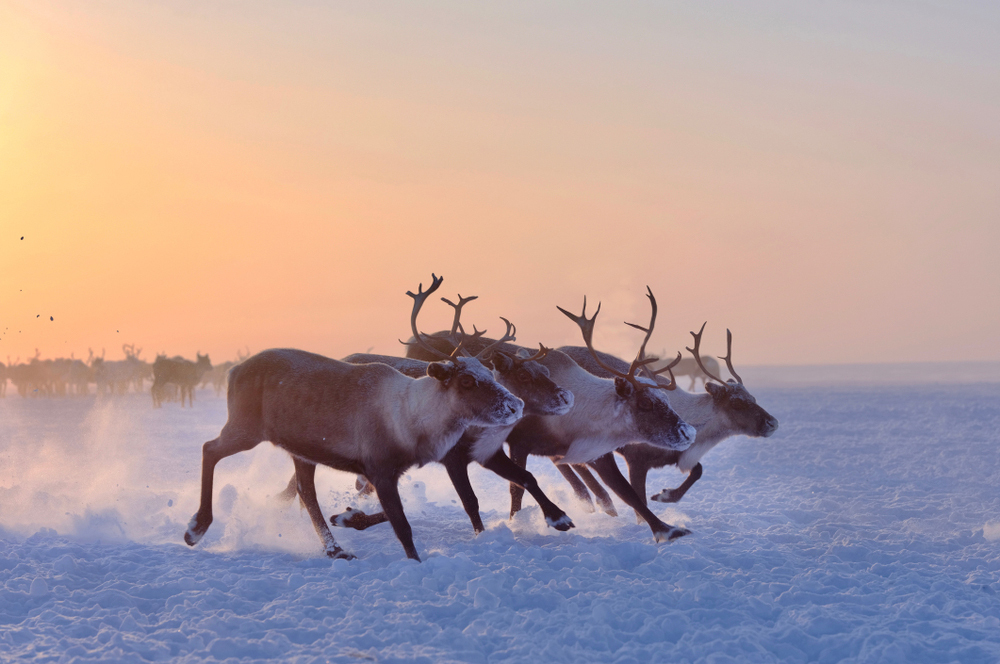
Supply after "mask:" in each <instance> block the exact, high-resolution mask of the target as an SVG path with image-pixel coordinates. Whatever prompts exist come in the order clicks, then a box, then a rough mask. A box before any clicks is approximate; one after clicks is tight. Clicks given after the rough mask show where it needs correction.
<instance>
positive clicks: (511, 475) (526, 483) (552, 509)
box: [483, 450, 574, 531]
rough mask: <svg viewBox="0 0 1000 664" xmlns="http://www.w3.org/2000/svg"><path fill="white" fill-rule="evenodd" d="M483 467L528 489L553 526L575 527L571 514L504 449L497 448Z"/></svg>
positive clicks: (560, 527)
mask: <svg viewBox="0 0 1000 664" xmlns="http://www.w3.org/2000/svg"><path fill="white" fill-rule="evenodd" d="M483 468H486V469H487V470H492V471H493V472H494V473H496V474H497V475H499V476H500V477H502V478H504V479H505V480H507V481H508V482H510V483H511V486H519V487H521V488H522V490H523V489H527V490H528V493H530V494H531V497H532V498H534V499H535V501H537V502H538V506H539V507H541V508H542V514H544V515H545V523H547V524H549V525H550V526H551V527H553V528H555V529H556V530H563V531H565V530H569V529H570V528H573V527H574V525H573V521H572V520H570V518H569V516H567V515H566V513H565V512H563V511H562V510H561V509H559V507H558V506H557V505H556V504H555V503H553V502H552V501H551V500H549V497H548V496H546V495H545V493H544V492H543V491H542V490H541V488H540V487H539V486H538V481H537V480H535V476H534V475H532V474H531V473H529V472H528V471H527V470H525V469H524V468H521V467H520V466H518V465H517V464H516V463H514V462H513V461H512V460H511V459H510V457H508V456H507V455H506V454H504V452H503V450H497V453H496V454H494V455H493V456H492V457H490V458H489V459H488V460H487V461H486V463H484V464H483Z"/></svg>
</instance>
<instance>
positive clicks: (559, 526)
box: [545, 514, 576, 532]
mask: <svg viewBox="0 0 1000 664" xmlns="http://www.w3.org/2000/svg"><path fill="white" fill-rule="evenodd" d="M545 523H547V524H549V527H551V528H555V529H556V530H558V531H561V532H566V531H567V530H569V529H570V528H576V525H575V524H574V523H573V520H572V519H570V518H569V516H568V515H566V514H563V515H562V516H561V517H559V518H558V519H550V518H549V517H545Z"/></svg>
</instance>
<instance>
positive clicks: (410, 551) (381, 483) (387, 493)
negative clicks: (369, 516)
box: [366, 473, 420, 562]
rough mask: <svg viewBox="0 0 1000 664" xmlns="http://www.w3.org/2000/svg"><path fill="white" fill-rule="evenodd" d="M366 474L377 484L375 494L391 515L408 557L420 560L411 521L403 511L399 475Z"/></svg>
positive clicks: (392, 522)
mask: <svg viewBox="0 0 1000 664" xmlns="http://www.w3.org/2000/svg"><path fill="white" fill-rule="evenodd" d="M366 476H367V477H368V479H369V480H371V481H372V484H374V485H375V495H377V496H378V500H379V502H380V503H382V509H383V510H385V513H386V515H387V516H388V517H389V523H391V524H392V529H393V530H394V531H396V537H398V538H399V541H400V543H401V544H402V545H403V550H404V551H406V557H407V558H412V559H413V560H416V561H417V562H419V561H420V556H418V555H417V547H415V546H414V545H413V529H412V528H410V523H409V522H408V521H407V520H406V514H405V513H404V512H403V501H402V500H400V498H399V476H398V475H397V474H392V475H380V474H379V475H376V476H375V477H372V476H371V475H370V474H367V473H366Z"/></svg>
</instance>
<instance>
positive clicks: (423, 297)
mask: <svg viewBox="0 0 1000 664" xmlns="http://www.w3.org/2000/svg"><path fill="white" fill-rule="evenodd" d="M443 281H444V277H438V276H436V275H435V274H434V273H431V285H430V287H429V288H428V289H427V290H426V291H425V290H424V284H423V282H421V283H420V285H419V286H418V288H417V292H416V293H413V292H412V291H406V294H407V295H409V296H410V297H412V298H413V311H412V312H411V313H410V330H411V331H412V332H413V339H414V341H413V342H412V343H416V344H418V345H419V346H420V347H421V348H423V349H424V350H426V351H427V352H428V353H431V354H432V355H434V356H436V357H439V358H441V359H442V360H448V361H451V362H454V361H455V358H454V355H455V353H452V354H451V355H448V354H447V353H443V352H441V351H439V350H438V349H437V348H435V347H434V346H432V345H431V344H429V343H427V340H426V339H425V338H424V335H423V334H421V333H420V330H418V329H417V315H418V314H419V313H420V308H421V307H423V306H424V302H426V301H427V298H428V297H430V295H431V293H433V292H434V291H436V290H437V289H438V288H440V287H441V282H443ZM453 306H454V305H453ZM399 343H401V344H403V345H404V346H407V345H409V344H408V343H407V342H405V341H403V340H402V339H400V341H399ZM460 347H461V344H459V345H458V346H457V347H456V348H455V352H456V353H457V352H458V350H459V348H460Z"/></svg>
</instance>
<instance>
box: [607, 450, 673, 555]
mask: <svg viewBox="0 0 1000 664" xmlns="http://www.w3.org/2000/svg"><path fill="white" fill-rule="evenodd" d="M588 465H589V466H590V467H591V468H593V469H594V470H596V471H597V474H598V475H600V476H601V479H602V480H604V483H605V484H607V485H608V488H610V489H611V490H612V491H614V492H615V493H616V494H617V495H618V497H619V498H621V499H622V500H623V501H625V504H626V505H628V506H629V507H631V508H632V509H634V510H635V511H636V513H637V514H639V515H640V516H642V518H643V519H645V521H646V523H648V524H649V527H650V529H651V530H652V531H653V537H654V538H655V539H656V541H657V542H668V541H670V540H673V539H677V538H678V537H683V536H684V535H688V534H690V533H691V531H690V530H688V529H687V528H679V527H677V526H671V525H670V524H667V523H663V522H662V521H660V519H659V518H657V516H656V515H655V514H653V512H652V511H651V510H650V509H649V508H648V507H647V506H646V503H644V502H643V501H642V500H640V499H639V496H637V495H635V491H633V490H632V487H631V485H629V483H628V480H626V479H625V476H624V475H622V473H621V471H620V470H618V464H617V463H615V456H614V453H613V452H610V453H608V454H605V455H604V456H602V457H599V458H597V459H595V460H594V461H591V462H590V463H589V464H588Z"/></svg>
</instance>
